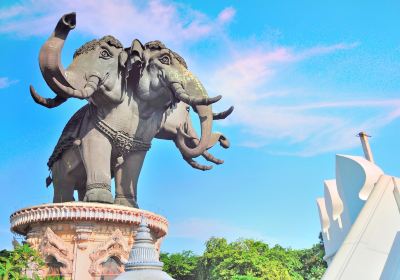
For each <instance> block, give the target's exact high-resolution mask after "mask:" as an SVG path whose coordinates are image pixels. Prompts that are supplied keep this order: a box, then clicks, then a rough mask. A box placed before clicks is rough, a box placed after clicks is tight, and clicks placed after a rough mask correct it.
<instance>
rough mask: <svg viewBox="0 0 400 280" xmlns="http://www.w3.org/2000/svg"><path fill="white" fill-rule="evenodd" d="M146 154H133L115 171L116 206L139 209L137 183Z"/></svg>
mask: <svg viewBox="0 0 400 280" xmlns="http://www.w3.org/2000/svg"><path fill="white" fill-rule="evenodd" d="M145 156H146V152H133V153H131V154H130V155H129V156H127V158H126V159H125V160H124V163H123V164H122V165H120V166H119V167H118V168H117V169H116V170H115V201H114V203H115V204H120V205H125V206H129V207H135V208H139V206H138V204H137V183H138V179H139V174H140V171H141V169H142V166H143V161H144V158H145Z"/></svg>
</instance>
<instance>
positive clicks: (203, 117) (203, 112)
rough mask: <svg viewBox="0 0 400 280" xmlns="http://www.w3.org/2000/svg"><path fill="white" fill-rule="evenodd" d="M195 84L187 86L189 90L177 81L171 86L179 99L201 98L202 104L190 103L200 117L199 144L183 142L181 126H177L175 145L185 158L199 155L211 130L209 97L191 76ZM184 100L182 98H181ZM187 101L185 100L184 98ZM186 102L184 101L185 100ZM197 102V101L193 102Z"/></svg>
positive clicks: (205, 145)
mask: <svg viewBox="0 0 400 280" xmlns="http://www.w3.org/2000/svg"><path fill="white" fill-rule="evenodd" d="M192 79H193V81H195V83H192V84H196V85H197V86H189V87H188V88H190V91H189V92H187V91H186V90H184V89H183V87H181V86H180V84H178V83H174V86H173V87H172V88H173V90H174V91H175V96H176V97H177V98H178V99H180V100H181V97H182V96H185V95H187V96H190V97H191V98H190V99H191V100H202V101H203V102H204V103H203V104H204V105H199V104H196V105H195V104H190V105H192V107H193V108H194V110H195V112H196V113H197V114H198V116H199V119H200V124H201V137H200V142H199V144H198V145H197V146H196V147H194V148H190V147H188V146H187V145H186V143H185V136H184V134H183V132H182V130H181V128H178V135H177V143H176V144H177V146H178V148H179V150H180V151H181V153H182V155H183V156H184V157H187V158H194V157H198V156H200V155H201V154H202V153H203V152H204V151H205V150H206V149H207V148H208V142H209V140H210V136H211V130H212V122H213V112H212V107H211V104H210V103H209V102H208V101H209V100H210V99H211V98H208V96H207V93H206V91H205V89H204V87H203V86H202V85H201V83H200V81H198V80H194V78H192ZM193 81H192V82H193ZM197 96H201V98H198V97H197ZM181 101H184V100H181ZM185 101H187V100H185ZM185 103H186V102H185ZM195 103H197V102H195Z"/></svg>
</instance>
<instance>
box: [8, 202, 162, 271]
mask: <svg viewBox="0 0 400 280" xmlns="http://www.w3.org/2000/svg"><path fill="white" fill-rule="evenodd" d="M142 216H144V217H145V218H146V221H147V223H148V225H149V227H150V229H151V233H152V235H153V238H154V240H155V241H156V245H157V249H158V250H159V249H160V245H161V241H162V239H163V237H164V236H165V235H166V234H167V231H168V221H167V220H166V219H165V218H164V217H162V216H159V215H156V214H154V213H151V212H148V211H145V210H140V209H134V208H129V207H124V206H119V205H108V204H98V203H81V202H68V203H54V204H43V205H39V206H33V207H30V208H24V209H21V210H19V211H17V212H15V213H13V214H12V215H11V217H10V221H11V230H12V231H13V232H15V233H18V234H21V235H23V236H26V241H27V242H28V243H29V244H30V245H31V246H32V247H34V248H36V249H38V250H39V251H40V253H41V254H42V257H43V259H44V260H45V261H46V263H47V264H48V265H47V267H46V268H45V269H43V270H42V271H41V274H42V277H45V276H48V275H51V274H61V275H62V276H64V279H100V278H101V276H102V275H107V273H111V274H118V273H121V272H122V271H123V266H122V263H125V262H126V261H127V260H128V257H129V251H130V248H131V247H132V245H133V240H134V236H135V234H136V228H137V227H138V225H139V223H140V221H141V219H142ZM109 263H111V268H112V269H110V267H108V264H109ZM109 271H112V272H109Z"/></svg>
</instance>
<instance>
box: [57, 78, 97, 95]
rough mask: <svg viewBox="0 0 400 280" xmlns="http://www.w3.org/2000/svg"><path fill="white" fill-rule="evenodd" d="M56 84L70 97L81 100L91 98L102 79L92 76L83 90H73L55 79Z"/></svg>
mask: <svg viewBox="0 0 400 280" xmlns="http://www.w3.org/2000/svg"><path fill="white" fill-rule="evenodd" d="M53 81H54V83H55V84H56V85H57V86H58V87H59V88H60V89H61V90H62V91H63V92H64V93H65V94H67V95H68V96H70V97H76V98H79V99H86V98H89V97H90V96H91V95H92V94H93V93H94V92H95V91H96V90H97V88H98V85H99V83H100V79H99V78H98V77H96V76H91V78H90V79H89V81H88V82H87V83H86V85H85V87H84V88H83V89H73V88H70V87H67V86H64V85H62V84H61V83H60V82H59V81H58V80H57V79H56V78H53Z"/></svg>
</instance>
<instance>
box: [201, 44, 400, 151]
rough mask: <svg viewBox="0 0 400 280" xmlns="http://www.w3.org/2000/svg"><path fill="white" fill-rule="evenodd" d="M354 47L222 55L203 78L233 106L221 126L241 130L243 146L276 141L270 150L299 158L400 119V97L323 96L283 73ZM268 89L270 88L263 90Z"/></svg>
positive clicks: (343, 146) (351, 143)
mask: <svg viewBox="0 0 400 280" xmlns="http://www.w3.org/2000/svg"><path fill="white" fill-rule="evenodd" d="M358 45H359V43H338V44H334V45H326V46H315V47H311V48H308V49H301V50H296V49H294V48H288V47H282V46H279V47H276V48H273V49H270V50H267V51H266V50H263V49H261V48H258V49H257V48H254V49H249V50H247V51H245V52H243V51H242V52H241V53H239V54H237V53H233V54H232V55H231V56H230V57H229V55H226V54H225V56H226V57H229V59H227V60H226V62H225V63H223V62H222V64H221V65H219V66H218V68H215V69H214V71H212V70H208V71H207V73H204V76H205V77H206V78H207V83H208V86H209V87H210V88H211V90H212V92H218V93H223V95H224V98H225V103H228V104H229V103H231V104H233V105H235V113H234V114H232V116H230V118H229V120H227V121H225V124H226V125H235V126H237V127H239V128H240V129H241V130H242V132H243V133H242V135H244V136H243V137H242V139H240V140H241V145H243V146H247V147H252V148H266V147H268V146H269V145H273V146H274V147H276V146H277V145H276V144H277V143H279V148H275V150H274V151H273V153H279V154H283V153H286V154H287V153H289V154H296V155H302V156H310V155H315V154H319V153H324V152H332V151H338V150H342V149H348V148H352V147H354V146H356V145H358V140H357V139H356V138H355V137H354V135H355V134H356V133H357V132H359V131H361V130H368V131H369V132H371V133H374V132H376V131H377V130H379V129H380V128H382V127H383V126H385V125H387V124H388V123H390V122H391V121H393V120H395V119H396V118H398V117H399V114H400V99H376V98H374V99H368V98H362V99H349V98H348V97H347V99H345V98H344V97H343V94H337V93H336V92H335V90H334V89H333V91H332V93H330V94H329V93H328V94H327V93H325V92H320V91H319V90H318V89H310V90H307V89H305V88H302V87H301V85H299V86H296V87H291V86H290V85H286V84H285V81H284V79H282V78H281V77H282V76H285V75H287V74H286V72H287V71H288V69H292V68H294V67H295V66H297V65H298V64H301V63H303V62H307V60H309V59H311V58H313V59H314V58H318V57H325V56H329V55H331V54H336V53H337V52H343V51H347V50H352V49H355V48H357V47H358ZM291 73H292V75H293V74H294V75H299V76H300V75H304V73H301V72H296V71H294V72H293V71H292V72H291ZM277 83H279V84H280V85H279V86H276V84H277ZM268 88H272V90H271V91H266V89H268ZM348 95H349V94H348ZM340 96H342V99H341V98H340ZM350 96H351V95H350ZM282 143H286V145H285V144H282ZM267 150H268V148H267Z"/></svg>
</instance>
